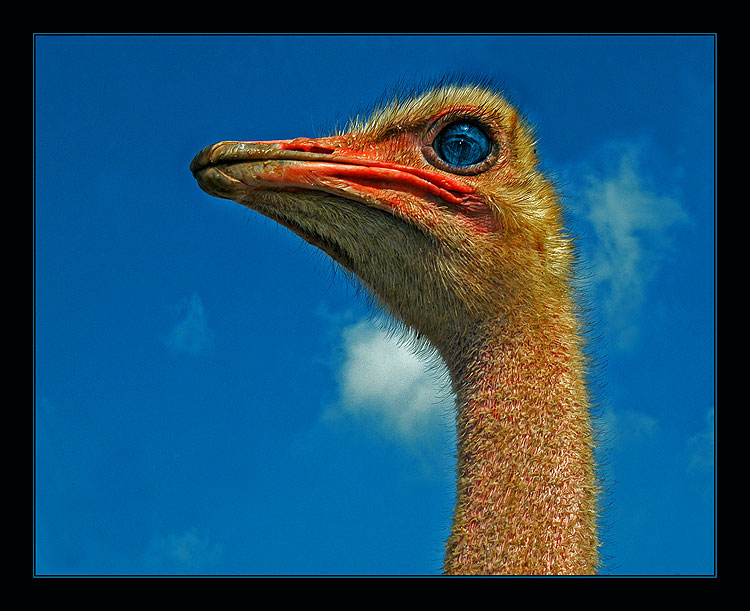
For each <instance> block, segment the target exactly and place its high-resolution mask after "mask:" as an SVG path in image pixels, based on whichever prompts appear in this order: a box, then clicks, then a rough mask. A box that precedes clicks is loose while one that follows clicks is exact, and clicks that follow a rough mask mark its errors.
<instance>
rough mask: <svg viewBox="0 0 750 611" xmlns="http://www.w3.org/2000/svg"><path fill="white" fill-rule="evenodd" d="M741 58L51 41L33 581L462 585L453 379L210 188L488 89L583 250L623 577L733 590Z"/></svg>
mask: <svg viewBox="0 0 750 611" xmlns="http://www.w3.org/2000/svg"><path fill="white" fill-rule="evenodd" d="M715 43H716V40H715V39H714V38H713V37H711V36H666V37H639V36H623V37H606V36H597V37H586V36H583V37H573V36H561V37H545V36H522V37H507V36H477V37H472V36H468V37H467V36H463V37H458V36H447V37H437V36H427V37H419V36H416V37H390V36H384V37H358V36H354V37H341V36H333V37H312V36H310V37H304V36H303V37H286V36H278V37H255V36H251V37H246V36H229V37H221V36H208V37H205V36H204V37H200V36H199V37H195V36H177V37H171V36H156V37H120V36H37V37H35V39H34V47H35V65H34V67H35V75H34V84H35V108H34V117H35V202H34V210H35V217H34V227H35V232H34V253H35V260H34V291H35V292H34V322H35V338H34V339H35V353H34V357H35V370H34V374H35V377H34V390H35V422H34V424H35V426H34V432H35V471H34V472H35V506H34V512H35V513H34V515H35V522H34V524H35V541H34V545H35V557H34V563H35V572H36V573H37V574H39V575H47V574H75V575H81V574H95V575H100V574H315V575H318V574H347V575H351V574H417V575H433V574H438V573H439V570H440V565H441V560H442V548H443V543H444V540H445V538H446V537H447V534H448V530H449V526H450V518H451V510H452V502H453V494H454V486H455V483H454V462H453V453H454V451H455V445H454V434H453V414H452V411H451V410H452V403H451V397H450V394H449V392H447V390H446V387H445V383H444V380H443V378H442V377H441V373H440V368H439V367H435V366H431V364H430V363H425V362H422V361H420V360H419V359H417V358H416V357H415V356H414V355H412V354H410V353H409V352H408V351H407V350H406V349H405V348H403V347H400V346H399V345H398V344H397V343H396V342H394V341H393V340H392V339H389V337H388V336H387V334H386V333H384V331H383V328H382V324H379V321H378V319H377V317H373V315H372V313H371V312H370V310H369V309H368V306H367V302H366V300H365V299H364V298H362V297H361V296H360V295H358V293H357V291H356V290H355V289H354V288H353V287H352V286H351V285H350V284H348V283H347V281H346V280H345V278H344V277H343V276H342V275H341V274H340V273H338V272H336V271H335V270H333V268H332V266H331V264H330V263H329V261H328V260H327V259H326V258H325V257H324V256H323V255H322V254H321V253H319V252H317V251H316V250H315V249H314V248H313V247H311V246H309V245H307V244H305V243H304V242H302V241H301V240H300V239H299V238H297V237H296V236H294V235H293V234H291V233H290V232H288V231H287V230H285V229H283V228H281V227H278V226H276V225H275V224H273V223H272V222H271V221H268V220H267V219H265V218H262V217H260V216H259V215H257V214H253V213H252V212H250V211H248V210H246V209H244V208H242V207H241V206H238V205H236V204H233V203H231V202H228V201H225V200H218V199H214V198H211V197H209V196H208V195H206V194H205V193H203V192H202V191H201V190H200V189H199V188H198V186H197V184H196V183H195V181H194V179H193V178H192V176H191V174H190V172H189V171H188V165H189V163H190V160H191V159H192V157H193V156H194V155H195V153H197V152H198V150H200V149H201V148H202V147H204V146H205V145H207V144H211V143H213V142H217V141H220V140H267V139H281V138H292V137H296V136H317V135H321V134H324V133H326V132H327V131H329V130H330V129H331V128H332V127H333V126H334V125H335V124H337V123H339V124H340V123H343V122H344V121H345V120H346V118H347V117H348V115H349V114H350V113H353V112H357V111H361V110H362V109H367V108H368V106H369V104H370V103H371V102H372V101H373V100H375V99H377V98H378V97H379V96H381V94H383V92H384V91H387V90H388V89H389V88H391V87H392V86H393V85H394V84H395V83H396V82H398V81H403V80H407V81H408V80H412V79H417V80H420V79H423V78H430V77H435V76H439V75H441V74H444V73H446V72H451V73H452V72H464V73H469V74H472V75H477V76H486V77H489V78H491V79H492V80H493V81H494V82H495V83H496V84H497V85H498V86H499V87H500V88H502V89H503V90H504V91H505V92H506V93H507V94H508V95H509V97H510V98H511V99H512V100H513V101H514V102H516V103H517V104H518V105H519V106H520V107H521V108H522V109H523V111H524V112H525V113H526V115H527V116H528V118H529V120H530V121H531V122H532V123H534V124H535V125H536V126H537V135H538V138H539V149H540V154H541V156H542V158H543V163H544V166H545V168H546V169H547V170H548V171H549V172H550V174H551V175H553V176H554V177H556V179H557V180H558V182H559V184H560V186H561V189H562V190H563V191H564V193H565V196H566V203H567V205H568V216H569V219H570V225H571V228H572V230H573V231H574V232H575V233H576V234H577V235H578V236H580V241H579V245H580V249H581V252H582V259H583V269H584V270H585V272H586V279H585V282H584V286H585V290H586V295H587V298H588V301H589V305H590V307H591V318H592V320H593V321H594V327H593V330H592V336H593V337H594V341H593V346H592V348H593V350H594V352H595V353H596V355H597V356H598V357H599V363H600V366H599V368H598V370H597V373H596V377H595V380H594V382H595V386H596V388H597V391H598V395H599V396H600V398H601V405H600V406H599V408H598V409H597V412H596V415H597V427H598V429H599V431H600V432H601V437H602V448H601V451H600V455H599V459H600V462H601V463H602V477H603V483H604V487H605V490H606V496H605V499H604V506H603V514H604V521H603V526H604V528H603V532H602V537H603V548H602V552H603V556H604V559H605V563H606V564H605V568H604V570H603V573H605V574H613V575H678V574H688V575H695V574H698V575H700V574H711V573H713V572H714V567H715V556H714V545H715V541H714V534H715V525H714V520H715V511H714V509H715V504H714V503H715V494H714V430H715V429H714V423H715V416H716V414H715V403H714V402H715V377H714V375H715V335H714V332H715V326H714V316H715V212H716V211H715V201H714V181H715V176H714V163H715V150H714V138H715V131H714V130H715V124H714V113H715V108H714V104H715V99H714V91H715V89H714V88H715V82H714V79H715V56H714V53H715Z"/></svg>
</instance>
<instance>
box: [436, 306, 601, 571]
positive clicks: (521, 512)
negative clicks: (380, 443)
mask: <svg viewBox="0 0 750 611" xmlns="http://www.w3.org/2000/svg"><path fill="white" fill-rule="evenodd" d="M547 312H549V313H548V314H547V315H542V316H539V315H535V316H533V317H531V316H526V317H523V318H521V319H515V320H512V319H511V320H506V321H504V322H502V323H498V324H496V325H493V326H492V327H490V328H487V327H485V328H484V329H483V330H482V331H479V332H475V333H474V334H473V336H474V337H473V339H472V340H471V347H470V348H469V349H468V350H462V351H461V353H462V354H463V355H467V354H468V355H469V356H468V357H467V356H464V359H463V360H462V361H461V362H454V363H449V364H448V366H449V369H450V370H451V372H452V378H453V386H454V391H455V393H456V406H457V419H458V491H457V504H456V509H455V515H454V523H453V528H452V532H451V535H450V538H449V540H448V544H447V551H446V558H445V564H444V571H445V572H446V573H448V574H590V573H593V572H594V571H595V568H596V566H597V563H598V559H597V537H596V496H597V487H596V481H595V474H594V466H593V459H592V447H593V442H592V435H591V426H590V417H589V398H588V393H587V389H586V385H585V383H584V380H583V378H584V376H583V372H584V370H585V363H584V360H583V357H582V351H581V346H580V339H579V332H578V323H577V321H576V318H575V316H574V315H573V314H571V313H570V312H571V310H570V308H569V307H561V308H555V309H554V311H553V310H551V309H548V310H547ZM553 312H554V313H553Z"/></svg>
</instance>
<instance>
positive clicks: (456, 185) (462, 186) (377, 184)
mask: <svg viewBox="0 0 750 611" xmlns="http://www.w3.org/2000/svg"><path fill="white" fill-rule="evenodd" d="M348 140H349V139H348V138H347V137H345V136H334V137H329V138H320V139H309V138H296V139H294V140H272V141H264V142H219V143H217V144H213V145H211V146H208V147H206V148H204V149H203V150H202V151H201V152H199V153H198V154H197V155H196V156H195V158H194V159H193V161H192V163H191V164H190V170H191V171H192V173H193V175H194V176H195V178H196V179H197V180H198V183H199V184H200V186H201V188H202V189H203V190H204V191H206V192H207V193H209V194H210V195H214V196H217V197H223V198H227V199H232V200H235V201H242V200H243V199H248V200H251V199H252V194H253V192H254V191H258V190H273V191H287V192H288V191H296V192H299V191H304V190H311V191H318V192H324V193H330V194H333V195H337V196H339V197H344V198H347V199H350V200H356V201H360V202H362V203H364V204H366V205H368V206H372V207H375V208H381V209H384V210H387V211H389V212H391V213H393V214H395V215H397V216H400V217H402V218H411V219H412V220H414V213H415V210H414V208H413V203H414V202H415V200H418V201H419V204H420V206H421V207H422V209H423V212H424V213H425V216H427V215H428V214H427V212H428V209H429V208H430V207H437V208H441V209H443V210H445V209H446V208H447V209H450V210H454V211H455V212H458V213H460V215H461V216H463V217H464V218H467V219H473V220H474V223H472V224H475V225H477V223H476V221H479V220H480V218H479V217H481V216H485V215H484V214H483V213H484V212H486V210H487V209H486V205H485V204H484V203H483V202H482V201H481V200H479V199H478V198H477V197H476V196H475V194H474V188H473V186H472V185H471V184H470V183H468V182H467V181H465V180H462V179H461V178H462V177H458V176H455V177H454V176H451V175H449V174H447V173H445V172H440V171H438V170H432V169H429V168H423V167H420V168H418V167H412V166H406V165H400V164H396V163H391V162H388V161H385V160H384V159H383V158H382V157H383V155H382V154H381V151H379V150H378V148H377V147H373V148H372V149H368V151H367V153H363V152H362V151H361V150H355V149H351V148H348V147H347V146H346V144H347V141H348ZM406 208H408V209H406ZM420 216H421V215H420ZM478 224H479V225H481V224H483V223H478ZM475 228H476V227H475Z"/></svg>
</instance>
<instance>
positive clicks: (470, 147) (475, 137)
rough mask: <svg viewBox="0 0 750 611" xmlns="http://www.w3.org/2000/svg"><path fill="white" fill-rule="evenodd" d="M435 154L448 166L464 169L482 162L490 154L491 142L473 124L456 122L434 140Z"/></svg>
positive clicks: (485, 134)
mask: <svg viewBox="0 0 750 611" xmlns="http://www.w3.org/2000/svg"><path fill="white" fill-rule="evenodd" d="M432 146H433V148H434V149H435V152H436V153H437V154H438V156H439V157H440V159H442V160H443V161H444V162H445V163H447V164H448V165H452V166H454V167H456V168H465V167H469V166H473V165H476V164H477V163H479V162H481V161H484V160H485V159H487V157H488V156H489V155H490V153H491V152H492V141H491V140H490V137H489V136H488V135H487V133H486V132H485V131H484V130H483V129H482V128H481V127H479V126H478V125H477V124H475V123H470V122H468V121H456V122H455V123H451V124H450V125H448V126H447V127H445V128H444V129H443V130H442V131H441V132H440V133H439V134H438V135H437V137H436V138H435V140H434V142H433V144H432Z"/></svg>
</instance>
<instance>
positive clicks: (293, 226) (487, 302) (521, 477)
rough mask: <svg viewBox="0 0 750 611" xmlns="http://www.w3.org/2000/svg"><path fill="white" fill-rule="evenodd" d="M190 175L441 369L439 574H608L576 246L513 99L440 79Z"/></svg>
mask: <svg viewBox="0 0 750 611" xmlns="http://www.w3.org/2000/svg"><path fill="white" fill-rule="evenodd" d="M190 168H191V171H192V173H193V175H194V176H195V178H196V179H197V181H198V184H199V185H200V187H201V188H202V189H203V190H204V191H206V192H207V193H209V194H210V195H213V196H216V197H221V198H227V199H230V200H234V201H236V202H238V203H240V204H242V205H244V206H247V207H248V208H250V209H252V210H255V211H257V212H259V213H261V214H263V215H265V216H267V217H269V218H271V219H273V220H274V221H276V222H278V223H280V224H282V225H284V226H285V227H287V228H289V229H290V230H291V231H293V232H295V233H296V234H298V235H299V236H300V237H302V238H303V239H304V240H306V241H307V242H309V243H310V244H312V245H314V246H316V247H318V248H319V249H321V250H322V251H324V252H325V253H327V254H328V255H329V256H330V257H332V258H333V259H334V260H335V261H336V262H337V263H338V264H339V265H340V266H342V267H343V268H344V269H345V270H348V271H349V272H351V273H352V274H354V276H355V277H356V278H357V279H358V281H359V282H360V283H361V284H362V285H363V286H364V287H365V288H366V289H367V290H368V291H369V292H370V293H371V295H373V296H374V297H375V299H376V301H377V302H378V303H379V304H380V305H382V306H383V307H384V308H385V309H386V310H387V311H388V312H389V313H390V314H391V315H392V316H393V317H394V318H395V319H396V320H397V321H398V322H400V323H401V324H403V325H405V326H406V327H408V328H410V329H411V330H412V331H413V332H414V333H415V334H416V335H417V336H419V337H421V338H424V340H425V341H427V342H428V343H429V344H430V345H431V347H432V348H434V350H436V351H437V352H438V353H439V355H440V356H441V357H442V359H443V360H444V362H445V364H446V366H447V370H448V372H449V374H450V378H451V384H452V389H453V392H454V393H455V397H456V420H457V495H456V506H455V510H454V515H453V523H452V528H451V533H450V535H449V538H448V541H447V544H446V551H445V558H444V564H443V572H444V573H445V574H449V575H450V574H591V573H594V572H595V571H596V569H597V567H598V564H599V560H598V558H599V556H598V551H597V548H598V537H597V497H598V486H597V481H596V475H595V467H594V461H593V446H594V444H593V437H592V430H591V420H590V414H589V411H590V398H589V392H588V389H587V383H586V380H585V377H586V372H587V359H586V357H585V356H584V351H583V340H582V331H581V329H582V323H581V316H580V311H579V309H578V307H577V305H576V299H575V297H574V289H573V284H572V278H573V263H574V258H575V255H574V249H573V244H572V240H571V238H570V237H569V236H568V235H567V234H566V232H565V229H564V226H563V219H562V209H561V205H560V199H559V195H558V193H557V191H556V189H555V187H554V186H553V185H552V183H551V182H550V180H548V179H547V178H546V177H545V176H544V175H543V173H542V172H541V170H540V169H539V167H538V161H537V157H536V152H535V146H534V136H533V133H532V130H531V128H530V127H529V125H528V124H527V122H526V121H525V120H524V119H523V118H522V116H521V115H520V114H519V112H518V111H517V110H516V109H514V108H513V107H512V106H511V104H510V103H509V102H508V101H506V99H505V98H504V97H503V96H502V95H501V94H499V93H497V92H496V91H494V90H493V89H492V88H491V87H489V86H487V85H485V84H466V83H462V84H446V83H442V84H438V85H436V86H434V87H432V88H430V89H428V90H426V91H425V92H423V93H415V94H413V95H410V96H396V97H394V98H392V99H391V100H390V101H389V102H387V103H385V104H383V105H380V106H379V107H377V108H376V109H375V110H374V111H373V112H372V113H371V114H370V115H369V116H368V117H367V118H364V119H362V118H360V117H356V118H354V119H352V120H351V122H350V124H349V125H348V127H347V129H345V130H343V131H338V132H336V133H334V134H333V135H331V136H327V137H323V138H317V139H311V138H295V139H293V140H274V141H263V142H242V141H232V142H219V143H217V144H214V145H211V146H208V147H206V148H205V149H203V150H202V151H200V152H199V153H198V154H197V155H196V157H195V158H194V160H193V161H192V163H191V166H190Z"/></svg>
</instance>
